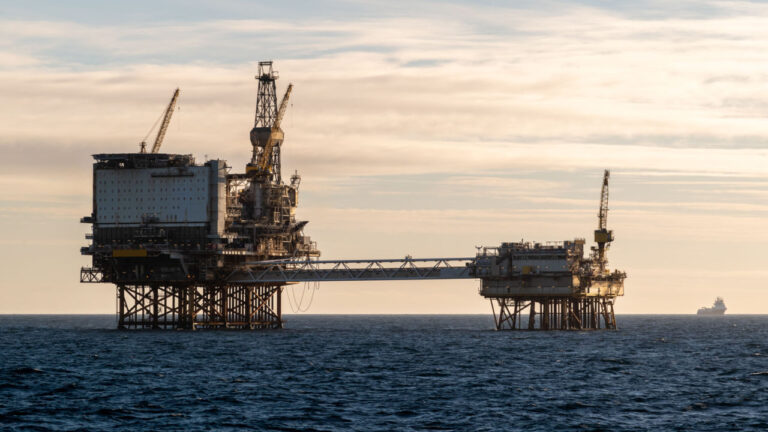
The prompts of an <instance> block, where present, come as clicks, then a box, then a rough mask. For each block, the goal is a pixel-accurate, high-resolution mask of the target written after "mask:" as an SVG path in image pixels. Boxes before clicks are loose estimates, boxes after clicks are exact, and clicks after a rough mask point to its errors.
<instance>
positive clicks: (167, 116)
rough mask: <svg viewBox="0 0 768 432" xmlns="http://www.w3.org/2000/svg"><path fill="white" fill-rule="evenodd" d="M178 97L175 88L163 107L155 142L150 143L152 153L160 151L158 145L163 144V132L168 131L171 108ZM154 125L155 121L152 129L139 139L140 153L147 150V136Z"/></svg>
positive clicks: (177, 90) (171, 113)
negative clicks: (163, 111) (161, 120)
mask: <svg viewBox="0 0 768 432" xmlns="http://www.w3.org/2000/svg"><path fill="white" fill-rule="evenodd" d="M178 98H179V89H178V88H177V89H176V91H174V92H173V97H171V102H170V103H169V104H168V108H166V109H165V115H163V122H162V123H161V124H160V129H159V130H158V131H157V136H156V137H155V143H154V144H152V151H151V152H152V153H157V152H159V151H160V146H161V145H162V144H163V138H165V132H167V131H168V124H169V123H170V122H171V116H172V115H173V109H174V108H176V100H177V99H178ZM158 120H159V119H158ZM155 126H157V122H155V124H154V125H153V126H152V129H150V130H149V133H147V136H146V137H144V139H143V140H142V141H141V153H146V152H147V137H149V134H151V133H152V130H154V129H155Z"/></svg>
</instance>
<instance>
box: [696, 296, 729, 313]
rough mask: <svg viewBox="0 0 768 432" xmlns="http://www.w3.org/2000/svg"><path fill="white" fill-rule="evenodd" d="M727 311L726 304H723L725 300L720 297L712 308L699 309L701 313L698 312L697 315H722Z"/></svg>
mask: <svg viewBox="0 0 768 432" xmlns="http://www.w3.org/2000/svg"><path fill="white" fill-rule="evenodd" d="M725 309H726V307H725V303H724V302H723V298H722V297H718V298H717V299H716V300H715V304H713V305H712V307H709V308H708V307H703V308H699V311H698V312H696V315H722V314H724V313H725Z"/></svg>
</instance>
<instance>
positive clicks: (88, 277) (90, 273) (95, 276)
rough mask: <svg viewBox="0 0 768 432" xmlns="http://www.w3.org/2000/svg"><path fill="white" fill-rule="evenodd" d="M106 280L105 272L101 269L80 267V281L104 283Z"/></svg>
mask: <svg viewBox="0 0 768 432" xmlns="http://www.w3.org/2000/svg"><path fill="white" fill-rule="evenodd" d="M102 282H104V273H102V272H101V270H98V269H95V268H92V267H81V268H80V283H102Z"/></svg>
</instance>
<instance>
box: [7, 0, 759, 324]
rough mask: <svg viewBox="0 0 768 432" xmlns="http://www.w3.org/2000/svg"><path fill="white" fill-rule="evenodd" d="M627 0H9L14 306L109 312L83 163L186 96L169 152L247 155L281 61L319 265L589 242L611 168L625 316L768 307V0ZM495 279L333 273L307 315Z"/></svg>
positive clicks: (417, 298) (405, 305)
mask: <svg viewBox="0 0 768 432" xmlns="http://www.w3.org/2000/svg"><path fill="white" fill-rule="evenodd" d="M608 3H609V2H601V1H572V2H550V1H530V2H500V1H485V2H445V1H439V2H437V1H436V2H407V3H403V4H402V5H400V6H397V5H395V6H393V5H392V4H391V2H383V1H381V2H379V1H360V2H358V1H339V2H325V1H306V2H274V3H272V4H271V5H269V6H259V5H257V4H256V3H255V2H249V1H244V0H241V1H213V0H210V1H203V0H197V1H164V2H159V3H158V2H154V1H152V2H149V1H132V2H127V1H126V2H119V3H118V2H100V1H70V2H59V1H53V0H52V1H37V2H35V1H29V2H11V1H2V0H0V95H2V103H1V104H0V131H2V133H0V148H1V149H2V155H3V157H2V158H0V244H2V248H0V259H1V260H2V261H1V262H2V263H3V264H2V269H3V271H2V272H0V313H49V312H52V313H78V312H84V313H85V312H87V313H109V312H112V311H113V310H114V290H113V288H112V287H111V286H107V285H92V286H91V285H80V284H79V283H78V282H77V280H78V271H79V268H80V266H81V265H85V264H87V263H88V259H87V258H85V257H81V256H80V255H79V247H80V246H82V245H85V244H86V240H84V238H83V234H84V233H85V232H86V231H87V225H81V224H79V223H78V220H79V218H80V217H81V216H84V215H87V214H89V213H90V211H91V208H90V199H91V185H90V182H91V163H92V159H91V157H90V155H91V154H93V153H103V152H111V151H115V152H126V151H135V150H136V149H138V143H139V141H141V139H142V138H143V137H144V135H145V134H146V132H147V130H148V129H149V127H150V126H151V125H152V124H153V122H154V121H155V119H156V118H157V116H158V115H159V114H160V112H161V111H162V109H163V107H164V104H165V103H166V102H167V99H168V98H169V97H170V94H171V92H172V91H173V89H174V88H175V87H176V86H179V87H181V98H180V110H179V111H178V112H177V114H176V115H175V116H174V119H173V121H172V123H171V127H170V129H169V131H168V135H167V136H166V140H165V143H164V145H163V149H164V150H165V151H168V152H178V153H193V154H194V155H195V156H196V157H197V158H198V159H199V160H203V159H204V158H205V157H206V156H207V157H209V158H222V159H226V160H227V161H228V162H229V163H230V165H233V166H234V167H236V169H238V170H240V169H242V167H243V166H244V164H245V162H246V160H247V158H248V157H249V155H250V144H249V141H248V131H249V130H250V127H251V125H252V121H253V110H254V105H255V94H256V82H255V80H254V79H253V75H254V74H255V72H256V63H257V62H258V61H259V60H264V59H272V60H274V61H275V64H276V68H277V70H279V72H280V76H281V79H280V81H278V84H279V87H280V89H279V91H282V89H284V88H285V86H286V85H287V84H288V82H293V83H294V85H295V89H294V92H293V95H292V101H293V103H292V105H291V107H290V108H289V110H288V114H287V117H286V120H285V121H284V129H285V131H286V143H285V147H284V155H285V156H284V161H283V166H284V169H285V170H287V171H288V172H292V171H293V170H294V169H298V170H299V172H300V173H301V174H302V176H303V182H302V190H301V196H300V208H299V217H300V218H302V219H308V220H309V221H310V223H309V225H308V226H307V228H306V230H305V232H306V233H307V234H309V235H310V236H312V238H313V239H314V240H317V241H318V243H319V247H320V249H321V250H322V251H323V256H324V258H328V259H333V258H392V257H400V256H404V255H406V254H411V255H413V256H414V257H436V256H470V255H472V254H473V253H474V251H475V249H474V246H478V245H496V244H498V243H500V242H501V241H513V240H519V239H521V238H525V239H527V240H542V241H544V240H565V239H571V238H573V237H589V236H590V235H591V234H590V233H591V232H592V230H593V229H594V228H595V225H596V214H597V206H598V196H599V185H600V177H601V175H602V169H603V168H611V169H612V173H613V174H612V188H611V213H610V215H609V225H610V227H611V228H612V229H614V231H615V233H616V242H615V243H614V245H613V246H612V249H611V251H610V254H609V258H610V261H611V265H612V266H616V267H618V268H621V269H624V270H626V271H627V272H628V273H629V278H628V280H627V283H626V296H625V297H624V298H622V299H620V300H619V301H618V303H617V312H618V313H692V312H695V310H696V308H698V307H699V306H702V305H708V304H710V303H711V302H712V301H713V300H714V297H715V296H717V295H721V296H723V297H724V298H725V300H726V304H727V305H728V307H729V312H732V313H768V268H766V267H765V264H764V263H765V257H766V252H765V250H766V245H768V219H767V218H766V215H768V164H767V162H768V157H767V156H768V5H765V4H761V3H752V2H734V1H699V2H687V1H678V2H667V1H665V2H661V1H659V2H656V1H626V2H610V6H608ZM477 284H478V283H477V282H469V281H453V282H439V283H438V282H429V283H400V284H390V283H368V284H343V283H336V284H334V283H329V284H324V285H321V288H320V290H319V291H318V292H317V294H316V295H315V298H314V304H313V306H312V308H311V309H310V312H313V313H488V312H489V311H490V308H489V305H488V303H487V302H486V301H483V300H482V299H481V298H480V297H479V296H478V295H477V291H476V287H477ZM297 290H298V289H297ZM297 292H298V291H297ZM287 312H290V310H289V311H287Z"/></svg>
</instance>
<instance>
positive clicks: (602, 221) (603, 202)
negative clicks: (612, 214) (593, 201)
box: [597, 170, 611, 230]
mask: <svg viewBox="0 0 768 432" xmlns="http://www.w3.org/2000/svg"><path fill="white" fill-rule="evenodd" d="M610 177H611V172H610V171H609V170H605V173H604V174H603V188H602V190H601V191H600V213H598V215H597V216H598V218H599V223H598V229H600V230H606V229H607V228H608V179H609V178H610Z"/></svg>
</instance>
